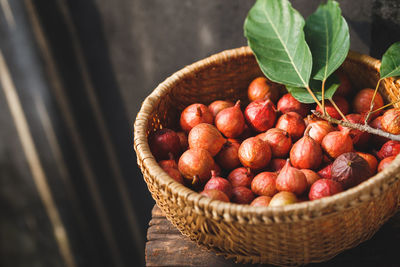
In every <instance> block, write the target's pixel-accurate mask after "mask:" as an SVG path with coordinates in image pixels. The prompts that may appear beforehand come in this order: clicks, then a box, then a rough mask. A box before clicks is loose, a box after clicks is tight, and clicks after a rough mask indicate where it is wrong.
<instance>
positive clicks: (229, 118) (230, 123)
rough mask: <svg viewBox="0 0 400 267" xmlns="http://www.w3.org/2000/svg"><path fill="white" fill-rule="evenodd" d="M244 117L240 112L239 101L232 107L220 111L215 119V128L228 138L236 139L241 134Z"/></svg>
mask: <svg viewBox="0 0 400 267" xmlns="http://www.w3.org/2000/svg"><path fill="white" fill-rule="evenodd" d="M244 125H245V122H244V116H243V113H242V111H241V110H240V100H239V101H237V102H236V104H235V105H234V106H233V107H230V108H226V109H224V110H221V111H220V112H219V113H218V114H217V116H216V117H215V126H216V127H217V129H218V130H219V131H220V132H221V133H222V134H223V135H225V136H226V137H228V138H236V137H238V136H240V135H241V134H242V133H243V130H244Z"/></svg>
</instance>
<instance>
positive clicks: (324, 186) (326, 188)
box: [308, 179, 343, 200]
mask: <svg viewBox="0 0 400 267" xmlns="http://www.w3.org/2000/svg"><path fill="white" fill-rule="evenodd" d="M342 191H343V187H342V185H341V184H340V183H338V182H336V181H333V180H329V179H320V180H318V181H316V182H315V183H314V184H313V185H312V186H311V188H310V193H309V194H308V198H309V199H310V200H316V199H320V198H323V197H329V196H333V195H335V194H337V193H340V192H342Z"/></svg>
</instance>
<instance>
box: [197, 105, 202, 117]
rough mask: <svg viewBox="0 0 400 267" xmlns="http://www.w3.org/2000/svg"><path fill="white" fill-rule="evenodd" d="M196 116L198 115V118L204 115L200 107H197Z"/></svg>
mask: <svg viewBox="0 0 400 267" xmlns="http://www.w3.org/2000/svg"><path fill="white" fill-rule="evenodd" d="M196 115H197V116H198V117H201V116H202V115H203V112H202V111H201V108H200V107H197V112H196Z"/></svg>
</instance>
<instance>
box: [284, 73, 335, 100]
mask: <svg viewBox="0 0 400 267" xmlns="http://www.w3.org/2000/svg"><path fill="white" fill-rule="evenodd" d="M339 85H340V81H339V78H338V77H337V76H336V75H335V74H333V75H331V76H329V78H328V79H327V80H326V82H325V99H329V98H332V97H333V94H334V93H335V92H336V89H337V88H338V87H339ZM310 88H311V90H312V91H313V93H314V94H315V96H316V97H317V98H318V100H322V93H321V92H322V90H321V89H322V81H319V80H314V79H311V80H310ZM286 89H287V90H288V91H289V93H291V94H292V96H293V97H294V98H296V99H297V100H298V101H300V102H301V103H315V101H314V98H312V96H311V95H310V94H309V93H308V92H307V90H306V89H305V88H302V87H292V86H286Z"/></svg>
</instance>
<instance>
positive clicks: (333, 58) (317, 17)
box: [304, 0, 350, 81]
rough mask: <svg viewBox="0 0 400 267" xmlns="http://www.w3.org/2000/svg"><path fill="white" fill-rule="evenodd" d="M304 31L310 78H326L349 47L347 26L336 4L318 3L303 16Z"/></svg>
mask: <svg viewBox="0 0 400 267" xmlns="http://www.w3.org/2000/svg"><path fill="white" fill-rule="evenodd" d="M304 32H305V36H306V41H307V43H308V45H309V46H310V49H311V53H312V58H313V69H312V76H313V79H316V80H320V81H322V80H326V79H327V78H328V77H329V76H330V75H331V74H332V73H333V72H334V71H335V70H336V69H337V68H339V66H340V65H341V64H342V63H343V61H344V60H345V59H346V56H347V53H348V52H349V47H350V35H349V27H348V26H347V23H346V20H345V19H344V18H343V17H342V14H341V10H340V7H339V3H338V2H336V1H331V0H328V2H327V3H326V4H321V5H320V6H319V7H318V9H317V10H316V11H315V12H314V13H313V14H312V15H311V16H309V17H308V18H307V20H306V26H305V27H304Z"/></svg>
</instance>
